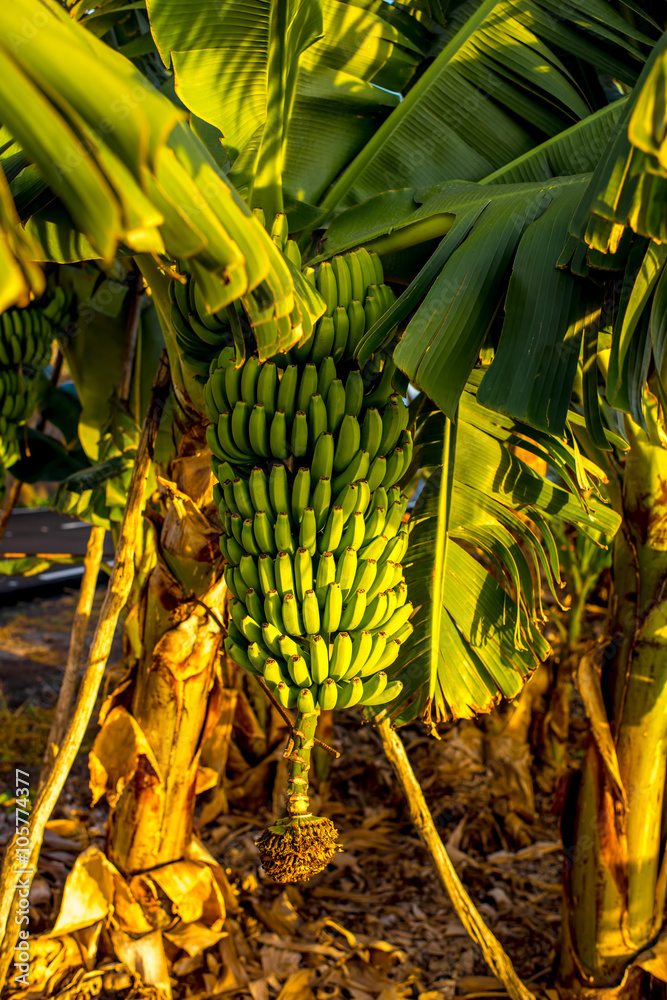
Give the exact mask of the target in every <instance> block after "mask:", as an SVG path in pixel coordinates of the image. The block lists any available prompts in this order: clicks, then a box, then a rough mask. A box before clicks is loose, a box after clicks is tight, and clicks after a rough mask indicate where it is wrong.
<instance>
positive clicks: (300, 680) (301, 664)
mask: <svg viewBox="0 0 667 1000" xmlns="http://www.w3.org/2000/svg"><path fill="white" fill-rule="evenodd" d="M287 669H288V670H289V672H290V676H291V678H292V680H293V681H294V683H295V684H296V685H297V687H301V688H304V687H310V685H311V684H312V680H311V678H310V673H309V672H308V664H307V663H306V661H305V660H304V658H303V656H301V655H300V654H298V653H297V654H296V655H295V656H290V658H289V659H288V661H287Z"/></svg>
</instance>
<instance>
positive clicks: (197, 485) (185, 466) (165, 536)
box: [90, 425, 225, 875]
mask: <svg viewBox="0 0 667 1000" xmlns="http://www.w3.org/2000/svg"><path fill="white" fill-rule="evenodd" d="M160 488H161V492H162V501H163V503H162V513H160V514H156V513H153V514H151V515H150V520H151V522H152V525H151V527H150V528H149V530H152V531H153V532H154V537H155V552H156V558H155V562H154V565H153V567H152V569H151V571H150V572H149V573H148V574H147V576H146V577H145V578H144V581H143V583H142V586H141V590H140V593H139V594H138V595H137V599H136V601H135V603H134V605H133V607H132V609H131V611H130V613H129V614H128V617H127V620H126V622H125V631H124V638H125V647H126V660H127V662H128V664H129V671H128V674H127V675H126V677H125V678H124V680H123V681H122V682H121V684H120V685H119V687H118V688H117V689H116V691H115V692H113V693H112V694H111V696H110V697H109V698H108V699H107V701H106V703H105V705H104V707H103V710H102V720H101V721H102V723H103V724H102V728H101V730H100V733H99V735H98V737H97V739H96V741H95V744H94V747H93V751H92V753H91V760H90V764H91V786H92V788H93V794H94V797H96V798H97V797H99V796H100V795H101V794H103V792H105V791H106V793H107V796H108V798H109V801H110V803H111V805H112V813H111V819H110V825H109V837H108V856H109V859H110V860H111V861H112V862H113V864H114V865H115V866H116V867H117V868H118V869H119V870H120V871H121V872H122V873H123V874H125V875H132V874H135V873H137V872H141V871H146V870H147V869H150V868H155V867H156V866H159V865H164V864H167V863H169V862H173V861H177V860H179V859H181V858H183V857H185V856H186V854H187V850H188V847H189V844H190V841H191V837H192V825H193V813H194V805H195V795H196V794H197V792H199V791H201V790H203V788H206V787H210V785H211V784H212V783H214V781H215V779H216V778H217V775H213V774H210V775H209V774H208V773H207V769H206V768H202V767H201V766H200V756H201V751H202V744H203V742H204V740H205V739H206V737H207V735H208V734H209V733H210V732H211V730H212V728H213V727H214V726H215V723H216V721H217V719H218V717H219V715H220V711H221V709H222V707H223V699H224V693H225V689H224V684H223V681H222V677H221V675H220V652H221V646H222V640H223V638H224V633H223V632H222V629H221V621H222V617H223V602H224V593H225V585H224V581H223V579H222V569H223V567H222V558H221V556H220V548H219V543H218V530H217V529H216V527H215V524H214V523H212V522H211V520H209V517H211V516H212V517H215V516H216V513H217V512H216V508H215V505H214V503H213V498H212V477H211V471H210V453H209V452H208V449H207V448H206V446H205V443H204V434H203V429H202V428H201V427H199V426H197V425H188V427H187V432H186V434H185V436H184V437H183V438H182V439H181V442H180V446H179V448H178V454H177V457H176V458H175V459H174V460H173V461H172V462H171V465H170V467H169V469H168V473H167V477H166V478H164V479H162V480H161V481H160ZM209 779H210V780H209Z"/></svg>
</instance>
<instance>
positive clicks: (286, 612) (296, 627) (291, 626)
mask: <svg viewBox="0 0 667 1000" xmlns="http://www.w3.org/2000/svg"><path fill="white" fill-rule="evenodd" d="M283 623H284V625H285V632H286V633H287V634H288V635H304V627H303V619H302V617H301V613H300V610H299V602H298V601H297V599H296V597H295V596H294V593H288V594H285V596H284V597H283Z"/></svg>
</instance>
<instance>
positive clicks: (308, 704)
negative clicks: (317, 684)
mask: <svg viewBox="0 0 667 1000" xmlns="http://www.w3.org/2000/svg"><path fill="white" fill-rule="evenodd" d="M296 705H297V709H298V712H299V715H300V716H301V717H302V718H303V717H304V716H308V715H314V714H315V711H316V705H315V698H314V696H313V691H312V689H311V688H304V689H303V690H302V691H300V692H299V694H298V697H297V702H296Z"/></svg>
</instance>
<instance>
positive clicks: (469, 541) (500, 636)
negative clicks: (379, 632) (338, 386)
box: [391, 370, 620, 725]
mask: <svg viewBox="0 0 667 1000" xmlns="http://www.w3.org/2000/svg"><path fill="white" fill-rule="evenodd" d="M485 377H486V375H485V374H484V372H483V371H482V370H476V371H475V373H474V378H473V379H472V380H471V381H470V382H468V384H467V385H466V388H465V391H464V392H463V394H462V397H461V403H460V408H459V412H458V414H457V419H456V424H455V425H452V424H451V423H450V422H449V421H448V420H447V418H446V417H444V415H443V414H440V413H437V412H434V413H431V414H429V415H428V416H427V418H426V419H425V420H424V421H423V422H422V423H421V425H420V427H419V430H418V433H417V436H416V442H415V444H416V455H417V457H416V459H415V463H416V464H417V465H421V467H422V468H424V469H425V471H426V473H427V474H428V478H427V480H426V483H425V485H424V487H423V489H422V491H421V493H420V495H419V497H418V499H417V502H416V504H415V508H414V511H413V513H412V516H411V519H410V545H409V548H408V552H407V555H406V558H405V560H404V562H405V567H406V581H407V584H408V587H409V591H410V597H411V600H412V601H413V603H414V604H415V606H416V608H417V610H416V612H415V614H414V616H413V618H412V624H413V626H414V632H413V634H412V635H411V636H410V637H409V638H408V640H407V641H406V642H405V644H404V646H403V648H402V650H401V655H400V657H399V660H398V662H397V664H396V666H395V667H394V668H393V670H392V676H393V677H400V679H401V680H402V681H403V684H404V687H403V691H402V695H401V699H400V700H399V701H397V702H396V703H395V704H394V705H393V706H392V709H391V715H392V719H393V721H394V722H395V723H396V724H398V725H402V724H405V723H406V722H409V721H410V720H412V719H414V718H416V717H417V716H418V715H421V717H422V718H423V719H424V720H425V721H427V722H428V723H430V724H437V723H439V722H444V721H449V720H453V719H460V718H472V717H473V716H474V715H476V714H478V713H480V712H488V711H490V710H491V709H492V708H493V707H494V706H495V705H496V704H497V703H498V702H499V701H500V699H501V698H511V697H514V696H516V695H517V694H518V693H519V691H520V690H521V688H522V687H523V685H524V684H525V682H526V680H527V679H528V677H529V676H530V674H531V672H532V671H533V669H534V668H535V667H536V665H537V663H538V662H539V661H540V660H543V659H544V658H545V657H546V656H547V655H548V653H549V645H548V643H547V641H546V640H545V639H544V638H543V636H542V635H541V634H540V625H541V623H542V622H544V621H545V620H546V616H545V613H544V610H543V608H542V603H541V596H540V593H541V586H542V582H544V585H545V586H546V587H547V588H548V589H549V591H550V592H551V593H552V594H553V595H554V597H556V599H557V587H558V585H559V583H560V568H559V557H558V549H557V545H556V541H555V539H554V535H553V532H552V528H551V525H552V524H554V523H559V522H564V523H570V524H576V525H578V526H579V527H580V528H581V529H582V530H583V531H585V532H587V533H589V534H590V536H591V538H592V541H593V543H594V544H596V545H598V546H599V545H604V544H605V543H607V542H608V541H610V540H611V538H612V537H613V535H614V533H615V532H616V530H617V528H618V525H619V523H620V522H619V518H618V516H617V515H616V514H615V513H614V512H613V510H611V508H610V507H609V506H608V505H607V504H606V503H605V502H603V501H602V500H599V499H595V498H594V497H591V496H585V495H584V494H583V493H582V492H581V491H579V490H578V488H577V486H576V485H575V484H574V476H573V475H570V482H571V483H572V484H573V485H572V486H570V487H568V485H567V482H566V481H565V480H564V479H561V481H560V482H561V484H557V483H555V482H552V481H551V479H550V478H547V477H545V476H542V475H540V474H538V473H537V472H536V471H535V470H534V469H533V468H532V467H531V466H529V465H528V464H527V463H526V462H525V461H524V460H523V459H521V458H520V457H519V456H518V455H517V454H515V446H516V445H517V444H520V445H521V446H522V447H524V448H525V447H526V445H529V444H532V446H533V450H534V451H535V453H536V454H540V455H542V456H547V458H548V460H549V464H550V465H551V467H552V468H553V469H560V471H561V472H562V471H563V470H564V468H565V460H567V462H568V463H569V465H570V472H571V473H575V465H576V457H575V449H574V447H573V446H572V444H570V445H568V444H567V442H562V443H561V450H560V453H557V452H556V449H555V448H552V439H551V437H550V436H548V435H541V436H540V435H537V436H535V434H534V432H533V430H532V429H531V428H530V427H529V426H528V425H527V424H521V423H520V422H518V421H510V420H509V419H507V418H503V417H500V418H498V415H497V414H494V413H493V412H492V411H490V410H488V409H486V408H485V407H483V406H482V405H481V404H480V403H479V401H478V399H477V392H478V387H479V385H483V381H484V378H485ZM443 440H444V441H445V442H447V441H449V446H448V447H447V446H446V447H445V449H444V453H443ZM556 444H558V442H556ZM437 463H439V464H437ZM589 471H590V472H591V475H597V477H598V478H599V479H602V478H603V475H604V474H603V472H602V470H601V469H596V468H595V467H594V466H592V464H591V465H590V466H589Z"/></svg>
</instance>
